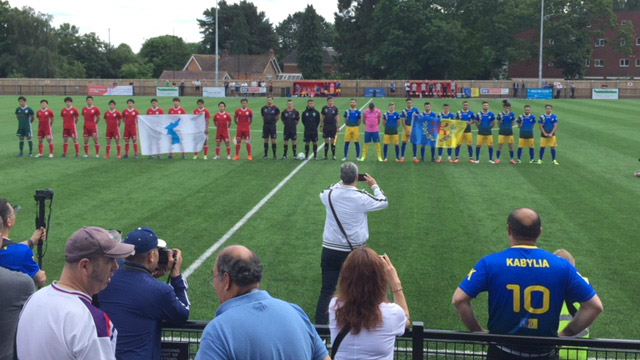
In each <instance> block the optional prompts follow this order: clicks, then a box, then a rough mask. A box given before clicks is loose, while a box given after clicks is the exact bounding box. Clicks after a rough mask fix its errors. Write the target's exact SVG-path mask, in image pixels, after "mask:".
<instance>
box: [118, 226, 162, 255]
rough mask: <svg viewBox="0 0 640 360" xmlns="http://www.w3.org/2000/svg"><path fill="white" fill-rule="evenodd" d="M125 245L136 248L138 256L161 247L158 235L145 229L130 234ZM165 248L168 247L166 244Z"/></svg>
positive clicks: (140, 228) (125, 240) (138, 229)
mask: <svg viewBox="0 0 640 360" xmlns="http://www.w3.org/2000/svg"><path fill="white" fill-rule="evenodd" d="M124 243H125V244H131V245H133V246H135V248H136V253H137V254H144V253H146V252H148V251H151V250H153V249H155V248H157V247H158V246H160V240H159V239H158V235H156V233H155V232H153V230H151V229H149V228H143V227H139V228H137V229H135V230H133V231H132V232H130V233H129V235H127V237H126V238H125V239H124ZM163 243H164V242H163ZM164 246H167V245H166V243H164Z"/></svg>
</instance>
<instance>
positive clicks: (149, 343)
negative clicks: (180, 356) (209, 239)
mask: <svg viewBox="0 0 640 360" xmlns="http://www.w3.org/2000/svg"><path fill="white" fill-rule="evenodd" d="M124 243H126V244H132V245H134V246H135V254H134V255H131V256H129V257H127V258H126V259H125V262H124V265H123V266H122V268H121V269H120V270H118V271H117V272H116V273H115V275H114V276H113V278H112V279H111V284H109V286H108V287H107V288H106V289H105V290H103V291H102V292H100V294H99V295H98V299H99V301H100V308H101V309H102V310H103V311H104V312H106V313H107V315H109V317H110V318H111V320H112V321H113V324H114V325H115V327H116V328H117V329H118V339H117V345H116V357H117V358H118V359H150V360H159V359H160V344H161V335H162V327H161V324H162V321H167V322H170V323H174V324H180V323H184V322H186V321H187V320H188V319H189V306H190V303H189V298H188V297H187V288H188V286H187V281H186V280H185V279H183V278H182V275H181V273H180V269H181V267H182V252H181V251H180V250H178V249H173V250H171V249H168V248H167V247H166V243H165V242H164V241H163V240H160V239H158V236H157V235H156V234H155V233H154V232H153V230H151V229H148V228H137V229H136V230H134V231H133V232H131V233H130V234H129V235H127V237H126V238H125V239H124ZM167 272H169V273H170V275H169V276H170V278H171V285H167V284H164V283H162V282H160V281H158V280H156V278H158V277H160V276H162V275H164V274H166V273H167Z"/></svg>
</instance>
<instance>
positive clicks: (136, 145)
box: [133, 143, 138, 156]
mask: <svg viewBox="0 0 640 360" xmlns="http://www.w3.org/2000/svg"><path fill="white" fill-rule="evenodd" d="M133 152H134V153H135V154H136V156H137V155H138V143H134V144H133Z"/></svg>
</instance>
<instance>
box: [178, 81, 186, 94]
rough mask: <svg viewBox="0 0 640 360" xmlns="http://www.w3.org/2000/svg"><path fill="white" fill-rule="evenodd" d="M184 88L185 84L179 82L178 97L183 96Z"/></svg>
mask: <svg viewBox="0 0 640 360" xmlns="http://www.w3.org/2000/svg"><path fill="white" fill-rule="evenodd" d="M185 88H186V86H185V84H184V80H182V81H181V82H180V86H179V87H178V90H179V93H180V96H184V89H185Z"/></svg>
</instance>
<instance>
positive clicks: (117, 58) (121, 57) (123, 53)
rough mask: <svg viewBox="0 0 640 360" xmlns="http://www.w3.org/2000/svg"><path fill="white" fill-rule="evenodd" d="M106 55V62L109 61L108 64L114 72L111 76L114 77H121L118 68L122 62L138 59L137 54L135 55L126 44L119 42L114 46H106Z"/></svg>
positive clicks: (131, 61) (132, 61)
mask: <svg viewBox="0 0 640 360" xmlns="http://www.w3.org/2000/svg"><path fill="white" fill-rule="evenodd" d="M106 57H107V62H109V66H110V68H111V69H112V71H113V73H114V76H113V77H115V78H119V77H122V74H121V73H120V69H121V68H122V66H123V65H124V64H129V63H134V62H136V61H138V55H136V54H135V53H134V52H133V50H131V47H130V46H129V45H127V44H120V45H118V47H116V48H108V49H107V53H106Z"/></svg>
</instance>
